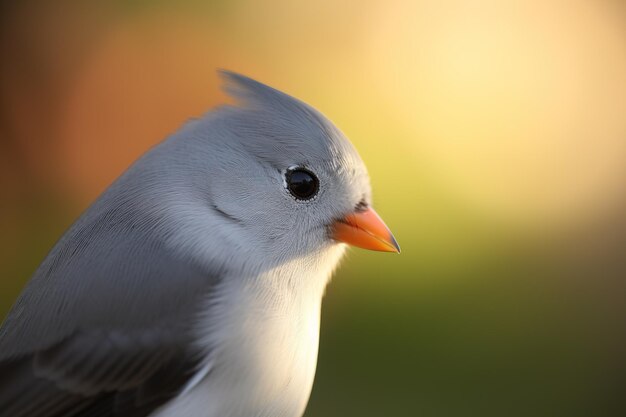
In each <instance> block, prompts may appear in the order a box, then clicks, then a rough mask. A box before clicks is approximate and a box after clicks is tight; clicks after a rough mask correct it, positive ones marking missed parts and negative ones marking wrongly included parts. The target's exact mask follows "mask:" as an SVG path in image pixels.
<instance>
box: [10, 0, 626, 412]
mask: <svg viewBox="0 0 626 417" xmlns="http://www.w3.org/2000/svg"><path fill="white" fill-rule="evenodd" d="M216 68H227V69H231V70H235V71H238V72H241V73H244V74H247V75H249V76H252V77H254V78H257V79H259V80H261V81H263V82H265V83H268V84H270V85H272V86H275V87H277V88H279V89H281V90H283V91H286V92H288V93H290V94H292V95H294V96H296V97H299V98H301V99H303V100H305V101H307V102H308V103H310V104H312V105H313V106H315V107H316V108H318V109H320V110H321V111H322V112H323V113H325V114H326V115H327V116H328V117H330V118H331V119H332V120H334V121H335V122H336V124H337V125H338V126H339V127H340V128H341V129H342V130H343V131H344V132H345V133H346V134H347V135H348V136H349V137H350V138H351V140H352V141H353V142H354V144H355V145H356V147H357V148H358V149H359V151H360V153H361V155H362V157H363V159H364V160H365V162H366V164H367V165H368V167H369V170H370V174H371V177H372V182H373V188H374V193H375V205H376V208H377V211H378V212H379V213H380V214H381V215H382V217H383V218H384V219H385V220H386V222H387V224H388V225H389V226H390V227H391V229H392V230H393V232H394V233H395V235H396V238H397V239H398V241H399V242H400V244H401V246H402V249H403V251H402V254H401V255H399V256H394V255H389V254H378V253H371V252H364V251H360V250H353V251H352V252H351V253H350V255H349V256H348V258H347V260H346V261H345V262H344V264H343V266H342V267H341V268H340V270H339V272H338V273H337V274H336V276H335V279H334V281H333V283H332V284H331V286H330V287H329V290H328V294H327V297H326V301H325V304H324V312H323V326H322V336H321V347H320V357H319V366H318V372H317V379H316V383H315V387H314V390H313V394H312V397H311V402H310V404H309V407H308V410H307V414H306V416H307V417H321V416H325V417H332V416H365V417H367V416H424V417H440V416H444V417H446V416H454V417H463V416H482V417H485V416H493V417H501V416H533V417H536V416H568V417H571V416H599V417H602V416H613V415H617V416H621V415H626V404H624V403H625V402H626V400H625V394H626V392H625V387H626V303H625V302H626V285H625V278H626V252H625V249H626V3H624V2H623V1H621V0H587V1H584V0H567V1H566V0H563V1H560V0H550V1H541V0H537V1H533V0H527V1H513V0H511V1H496V0H493V1H489V0H473V1H472V0H465V1H464V0H443V1H442V0H430V1H428V0H415V1H395V0H385V1H383V0H373V1H351V2H348V1H346V2H338V1H332V0H315V1H292V0H273V1H251V0H229V1H208V2H207V1H191V0H183V1H176V2H174V1H170V2H168V1H164V0H162V1H147V0H135V1H123V0H110V1H94V0H83V1H68V0H55V1H33V0H25V1H19V2H7V1H3V2H0V318H2V317H4V315H5V314H6V312H7V311H8V309H9V308H10V306H11V304H12V303H13V301H14V300H15V298H16V296H17V295H18V293H19V291H20V290H21V288H22V287H23V285H24V284H25V282H26V281H27V280H28V278H29V277H30V275H31V274H32V273H33V271H34V270H35V268H36V267H37V265H38V264H39V262H41V260H42V259H43V258H44V256H45V255H46V253H47V251H48V250H49V249H50V248H51V247H52V245H53V244H54V242H55V241H56V240H57V239H58V238H59V237H60V235H61V234H62V233H63V231H64V230H65V229H66V228H67V227H68V226H69V225H70V224H71V223H72V222H73V220H75V219H76V218H77V216H79V214H80V213H81V211H82V210H84V209H85V208H86V207H87V206H88V205H89V204H90V202H91V201H93V199H94V198H95V197H96V196H97V195H98V194H99V193H100V192H102V191H103V190H104V189H105V188H106V187H107V185H108V184H110V183H111V182H112V181H113V180H114V179H115V178H116V177H117V176H118V175H119V174H120V173H121V172H122V171H123V170H124V169H125V168H126V167H127V166H128V165H129V164H130V163H132V161H133V160H135V159H136V158H137V157H138V156H139V155H141V154H142V153H143V152H144V151H146V150H147V149H148V148H149V147H150V146H151V145H153V144H155V143H157V142H159V141H161V140H162V139H163V138H164V137H166V136H167V135H168V134H170V133H171V132H173V131H175V130H176V129H177V128H178V127H179V126H180V125H181V124H182V123H183V122H184V121H185V120H186V119H188V118H190V117H194V116H198V115H201V114H202V113H204V112H205V111H206V110H208V109H210V108H211V107H213V106H215V105H217V104H219V103H222V102H224V101H225V100H228V99H227V98H226V97H225V96H224V94H223V93H222V92H221V91H220V90H219V81H218V78H217V76H216V73H215V69H216Z"/></svg>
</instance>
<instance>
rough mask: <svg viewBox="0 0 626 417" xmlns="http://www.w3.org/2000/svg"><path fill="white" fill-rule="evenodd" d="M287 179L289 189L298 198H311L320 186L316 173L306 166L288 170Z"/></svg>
mask: <svg viewBox="0 0 626 417" xmlns="http://www.w3.org/2000/svg"><path fill="white" fill-rule="evenodd" d="M285 180H286V183H287V189H288V190H289V192H290V193H291V195H293V196H294V197H295V198H296V199H298V200H310V199H311V198H313V197H315V194H317V190H318V189H319V186H320V182H319V180H318V179H317V177H316V176H315V174H313V173H312V172H311V171H308V170H306V169H304V168H294V169H289V170H287V173H286V174H285Z"/></svg>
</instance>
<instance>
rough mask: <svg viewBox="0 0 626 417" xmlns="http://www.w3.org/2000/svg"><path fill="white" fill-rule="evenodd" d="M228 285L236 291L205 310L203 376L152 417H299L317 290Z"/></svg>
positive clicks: (307, 384)
mask: <svg viewBox="0 0 626 417" xmlns="http://www.w3.org/2000/svg"><path fill="white" fill-rule="evenodd" d="M271 279H274V278H272V277H268V280H271ZM233 282H236V283H237V284H236V285H234V284H233V285H234V286H233V287H232V288H225V289H224V293H223V294H222V296H221V299H219V300H217V302H212V303H211V305H209V306H208V307H207V311H206V317H207V320H206V322H202V323H200V326H199V334H200V337H199V343H200V344H201V345H202V346H211V347H212V348H211V353H210V355H209V356H208V357H207V362H206V365H205V367H204V369H203V370H201V371H200V372H199V374H198V378H197V379H196V381H195V382H194V383H192V386H191V387H190V388H188V389H187V390H186V391H184V392H183V394H182V395H180V396H179V397H177V398H176V399H174V400H173V401H171V402H170V403H169V404H167V405H166V406H164V407H163V408H162V409H160V410H158V411H157V412H156V413H155V414H154V417H174V416H176V417H300V416H301V415H302V414H303V413H304V409H305V407H306V404H307V401H308V398H309V395H310V392H311V388H312V385H313V379H314V375H315V368H316V364H317V351H318V341H319V324H320V306H321V298H322V293H323V290H324V285H313V286H307V287H306V288H301V287H298V286H295V287H294V286H293V285H291V286H290V285H263V286H259V285H257V284H256V283H258V282H264V281H263V280H262V279H261V280H255V284H250V283H249V282H248V283H244V282H243V281H238V280H234V281H233ZM265 282H268V281H265ZM284 283H285V282H281V284H284ZM324 284H325V283H324Z"/></svg>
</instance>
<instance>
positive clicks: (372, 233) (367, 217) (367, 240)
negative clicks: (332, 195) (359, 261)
mask: <svg viewBox="0 0 626 417" xmlns="http://www.w3.org/2000/svg"><path fill="white" fill-rule="evenodd" d="M332 236H333V238H334V239H335V240H337V241H339V242H344V243H347V244H349V245H353V246H357V247H359V248H363V249H370V250H377V251H382V252H396V253H400V246H398V242H396V239H395V238H394V237H393V235H392V234H391V232H390V231H389V228H388V227H387V226H386V225H385V222H383V220H382V219H381V218H380V217H379V216H378V214H377V213H376V212H375V211H374V209H372V208H368V209H367V210H365V211H358V212H355V213H352V214H349V215H347V216H346V217H345V218H343V219H341V220H337V221H336V222H335V223H334V224H333V232H332Z"/></svg>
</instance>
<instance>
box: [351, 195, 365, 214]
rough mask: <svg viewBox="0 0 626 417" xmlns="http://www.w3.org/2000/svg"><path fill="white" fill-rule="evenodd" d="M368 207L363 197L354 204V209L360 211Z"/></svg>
mask: <svg viewBox="0 0 626 417" xmlns="http://www.w3.org/2000/svg"><path fill="white" fill-rule="evenodd" d="M367 209H368V204H367V203H366V202H365V197H364V198H362V199H361V201H359V202H358V203H357V204H356V206H354V211H356V212H361V211H365V210H367Z"/></svg>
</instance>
